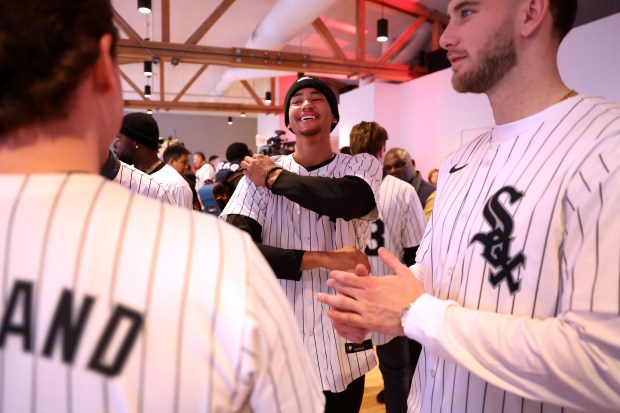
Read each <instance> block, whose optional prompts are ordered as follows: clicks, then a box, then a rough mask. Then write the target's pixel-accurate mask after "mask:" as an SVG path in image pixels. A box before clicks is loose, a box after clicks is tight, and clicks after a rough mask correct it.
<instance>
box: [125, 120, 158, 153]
mask: <svg viewBox="0 0 620 413" xmlns="http://www.w3.org/2000/svg"><path fill="white" fill-rule="evenodd" d="M121 133H122V134H123V135H125V136H127V137H128V138H130V139H133V140H134V141H136V142H137V143H139V144H141V145H144V146H146V147H147V148H149V149H152V150H154V151H158V150H159V127H158V126H157V122H156V121H155V119H153V117H152V116H151V115H149V114H146V113H142V112H135V113H128V114H127V115H125V116H124V117H123V125H122V126H121Z"/></svg>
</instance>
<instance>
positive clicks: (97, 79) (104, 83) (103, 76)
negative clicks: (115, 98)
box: [92, 33, 118, 92]
mask: <svg viewBox="0 0 620 413" xmlns="http://www.w3.org/2000/svg"><path fill="white" fill-rule="evenodd" d="M112 42H113V41H112V35H111V34H109V33H106V34H104V35H103V36H101V38H100V39H99V56H98V57H97V60H96V61H95V64H94V65H93V72H92V73H93V80H94V84H95V87H96V88H97V90H99V91H102V92H108V91H109V90H110V89H112V88H113V87H115V85H116V84H117V83H118V82H117V79H116V78H117V76H118V72H117V67H116V62H115V61H114V59H113V58H112V56H111V54H110V52H111V50H112Z"/></svg>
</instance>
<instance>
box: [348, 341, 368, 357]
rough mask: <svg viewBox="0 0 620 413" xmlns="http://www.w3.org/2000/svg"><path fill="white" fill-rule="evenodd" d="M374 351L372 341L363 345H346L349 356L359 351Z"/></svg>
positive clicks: (364, 342) (362, 343)
mask: <svg viewBox="0 0 620 413" xmlns="http://www.w3.org/2000/svg"><path fill="white" fill-rule="evenodd" d="M365 350H372V340H371V339H368V340H364V341H363V342H361V343H345V344H344V351H345V352H346V353H347V354H351V353H357V352H359V351H365Z"/></svg>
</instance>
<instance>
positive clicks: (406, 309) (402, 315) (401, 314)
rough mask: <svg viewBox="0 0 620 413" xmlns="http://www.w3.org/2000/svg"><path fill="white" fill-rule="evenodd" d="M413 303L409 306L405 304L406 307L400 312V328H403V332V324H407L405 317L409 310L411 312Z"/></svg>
mask: <svg viewBox="0 0 620 413" xmlns="http://www.w3.org/2000/svg"><path fill="white" fill-rule="evenodd" d="M413 303H415V301H412V302H410V303H409V304H407V306H406V307H405V308H403V309H402V310H401V312H400V326H401V327H402V328H403V331H404V330H405V324H406V323H407V317H408V316H409V310H411V306H413Z"/></svg>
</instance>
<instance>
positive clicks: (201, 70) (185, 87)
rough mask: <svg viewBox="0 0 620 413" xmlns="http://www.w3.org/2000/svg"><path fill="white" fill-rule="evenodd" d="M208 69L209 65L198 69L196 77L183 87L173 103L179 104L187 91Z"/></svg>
mask: <svg viewBox="0 0 620 413" xmlns="http://www.w3.org/2000/svg"><path fill="white" fill-rule="evenodd" d="M207 67H209V65H202V66H200V69H198V70H197V71H196V73H194V76H192V78H191V79H190V80H189V82H187V83H186V84H185V86H183V89H181V91H180V92H179V93H177V95H176V96H175V97H174V99H173V100H172V101H173V102H178V101H179V100H180V99H181V98H182V97H183V95H184V94H185V92H187V90H188V89H189V88H190V87H191V86H192V85H193V84H194V82H195V81H196V79H198V78H199V77H200V75H201V74H202V72H204V71H205V70H206V69H207Z"/></svg>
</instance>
